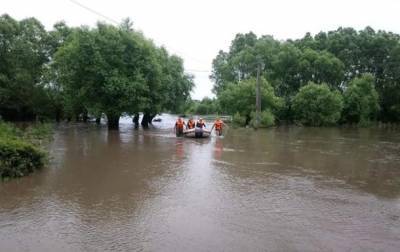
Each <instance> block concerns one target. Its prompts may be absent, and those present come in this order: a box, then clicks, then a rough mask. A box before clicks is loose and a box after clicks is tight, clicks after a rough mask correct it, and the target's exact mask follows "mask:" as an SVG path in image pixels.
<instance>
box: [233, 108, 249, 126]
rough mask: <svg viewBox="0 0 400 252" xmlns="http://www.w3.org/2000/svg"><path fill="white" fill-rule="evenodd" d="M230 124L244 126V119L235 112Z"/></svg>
mask: <svg viewBox="0 0 400 252" xmlns="http://www.w3.org/2000/svg"><path fill="white" fill-rule="evenodd" d="M232 123H233V125H235V126H239V127H243V126H246V117H244V116H241V115H240V114H239V112H236V113H235V114H234V115H233V117H232Z"/></svg>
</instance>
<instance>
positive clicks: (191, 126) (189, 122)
mask: <svg viewBox="0 0 400 252" xmlns="http://www.w3.org/2000/svg"><path fill="white" fill-rule="evenodd" d="M194 127H195V123H194V120H193V118H190V119H189V121H188V122H187V124H186V129H194Z"/></svg>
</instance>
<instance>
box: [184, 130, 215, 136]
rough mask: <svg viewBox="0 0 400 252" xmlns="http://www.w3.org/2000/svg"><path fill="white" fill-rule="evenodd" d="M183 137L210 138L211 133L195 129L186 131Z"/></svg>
mask: <svg viewBox="0 0 400 252" xmlns="http://www.w3.org/2000/svg"><path fill="white" fill-rule="evenodd" d="M183 135H184V136H185V137H190V138H207V137H210V135H211V132H210V131H209V130H206V129H200V128H195V129H188V130H185V131H184V132H183Z"/></svg>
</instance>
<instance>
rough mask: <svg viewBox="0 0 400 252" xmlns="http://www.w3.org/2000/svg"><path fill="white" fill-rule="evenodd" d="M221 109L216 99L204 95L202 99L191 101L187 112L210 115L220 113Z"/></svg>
mask: <svg viewBox="0 0 400 252" xmlns="http://www.w3.org/2000/svg"><path fill="white" fill-rule="evenodd" d="M219 110H220V109H219V104H218V101H217V100H216V99H210V98H208V97H204V98H203V99H202V100H201V101H197V100H194V101H191V102H190V103H189V107H188V108H187V109H186V113H188V114H196V115H210V114H218V112H219Z"/></svg>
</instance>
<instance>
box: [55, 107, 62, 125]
mask: <svg viewBox="0 0 400 252" xmlns="http://www.w3.org/2000/svg"><path fill="white" fill-rule="evenodd" d="M61 118H62V111H61V109H57V110H56V122H57V123H59V122H60V121H61Z"/></svg>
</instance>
